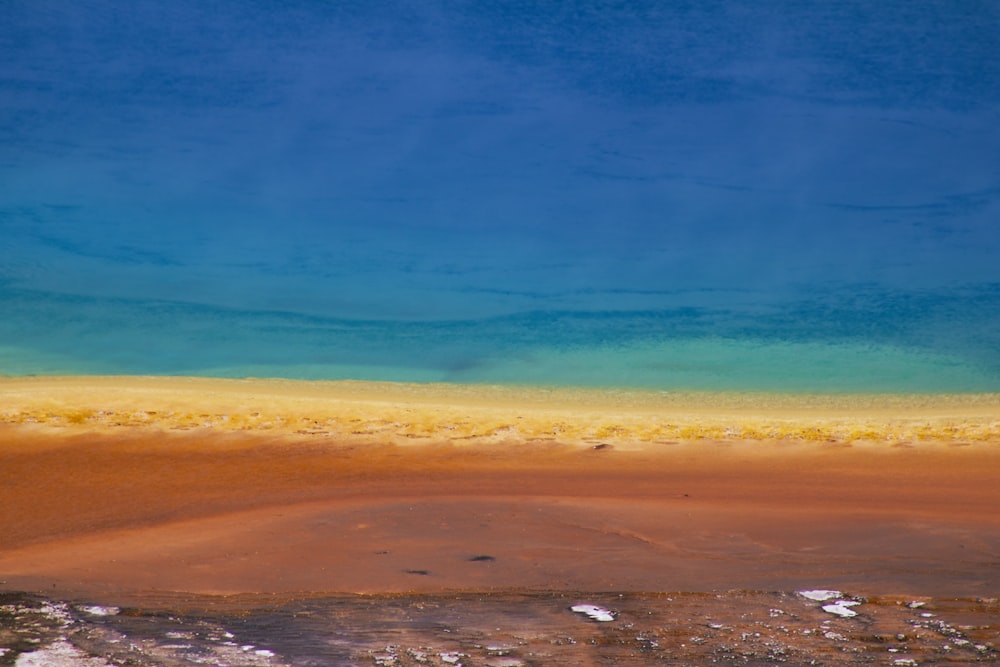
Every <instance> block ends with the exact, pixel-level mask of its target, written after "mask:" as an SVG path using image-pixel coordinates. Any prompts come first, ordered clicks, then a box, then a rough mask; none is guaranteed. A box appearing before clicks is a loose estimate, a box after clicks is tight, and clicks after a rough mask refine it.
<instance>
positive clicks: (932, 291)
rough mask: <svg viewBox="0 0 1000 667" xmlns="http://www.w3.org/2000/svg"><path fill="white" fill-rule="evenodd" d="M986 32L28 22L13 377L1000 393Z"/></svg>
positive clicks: (3, 216) (972, 26)
mask: <svg viewBox="0 0 1000 667" xmlns="http://www.w3.org/2000/svg"><path fill="white" fill-rule="evenodd" d="M997 12H998V10H997V7H996V6H995V5H993V4H990V3H972V4H963V5H961V6H956V5H955V4H954V3H950V2H921V3H917V4H915V3H912V2H906V1H902V0H900V1H891V2H880V3H878V4H877V5H874V4H872V3H869V2H861V1H854V2H840V3H833V4H824V5H809V6H805V5H801V4H800V3H781V2H779V3H767V4H764V5H761V4H759V3H755V2H742V1H740V0H729V1H727V2H722V3H712V4H704V3H671V4H669V5H664V4H663V3H659V2H630V3H625V4H617V3H607V2H598V1H589V2H574V3H569V4H560V5H550V4H548V3H523V2H515V3H501V4H486V5H484V4H483V3H479V2H466V1H464V0H437V1H434V2H429V3H419V4H412V3H404V2H389V3H380V4H378V5H377V6H376V5H372V4H371V3H366V2H337V3H311V2H298V1H296V0H286V1H285V2H278V3H242V2H221V3H219V2H216V3H211V5H205V4H204V3H199V2H192V1H188V0H182V1H180V2H172V3H170V4H169V5H164V4H163V3H157V2H135V3H129V4H128V5H127V6H122V5H121V3H116V2H107V1H101V0H94V1H91V2H86V3H82V4H81V3H78V2H61V1H53V2H46V3H44V7H43V6H41V5H39V4H37V3H25V2H15V3H13V4H12V5H11V6H9V7H7V8H6V9H5V16H4V21H3V25H2V26H0V56H2V58H3V62H4V70H3V75H2V77H0V102H2V103H0V237H2V239H3V242H2V244H0V311H2V312H3V317H2V318H0V373H6V374H9V375H23V374H36V373H38V374H73V373H84V374H90V373H104V374H107V373H121V374H185V375H217V376H245V375H256V376H279V377H296V378H326V379H341V378H356V379H382V380H411V381H428V380H435V381H462V382H501V383H532V384H562V385H600V386H608V385H613V386H640V387H659V388H683V389H766V390H779V391H780V390H787V391H835V392H840V391H880V392H881V391H901V392H908V391H922V392H936V391H947V392H962V391H997V390H998V389H1000V356H998V355H1000V353H998V350H1000V338H998V336H1000V334H998V332H1000V287H998V285H1000V273H998V269H997V262H996V257H997V256H1000V233H998V231H997V230H998V226H997V222H996V221H997V219H998V215H1000V206H998V201H1000V182H998V180H997V178H998V174H997V169H996V155H997V154H1000V134H998V130H997V128H998V127H1000V122H998V120H1000V119H998V116H997V109H998V101H1000V72H998V61H997V59H996V58H995V57H994V54H995V53H996V52H997V49H998V48H1000V45H998V38H997V35H998V34H1000V29H998V28H1000V17H998V13H997Z"/></svg>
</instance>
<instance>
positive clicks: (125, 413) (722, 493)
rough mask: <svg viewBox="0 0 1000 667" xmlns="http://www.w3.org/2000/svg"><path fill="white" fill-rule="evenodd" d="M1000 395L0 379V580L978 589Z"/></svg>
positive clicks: (323, 588)
mask: <svg viewBox="0 0 1000 667" xmlns="http://www.w3.org/2000/svg"><path fill="white" fill-rule="evenodd" d="M998 406H1000V401H998V399H997V397H996V396H970V397H933V398H930V397H882V398H875V397H861V396H852V397H807V398H790V397H777V396H754V395H664V394H653V393H641V394H637V393H633V394H629V393H623V392H616V393H601V392H596V391H595V392H584V391H581V392H547V391H544V390H530V391H517V390H512V389H502V388H476V387H446V386H439V387H435V386H418V385H385V384H364V383H291V382H277V381H272V382H261V381H256V382H251V381H218V380H194V379H123V378H106V379H95V378H70V379H35V378H24V379H6V380H2V381H0V504H2V507H3V512H2V513H0V581H4V582H5V583H3V584H0V587H3V588H6V589H8V590H11V589H31V590H38V591H45V592H48V593H52V592H53V591H57V592H77V591H79V592H87V593H102V592H103V593H114V592H121V591H140V590H154V589H155V590H178V591H189V592H200V593H208V592H225V593H229V592H292V591H303V592H313V593H316V592H386V591H442V590H483V591H486V590H500V589H510V588H537V589H557V590H591V591H597V590H604V591H709V590H730V589H758V590H796V589H799V588H815V587H837V588H843V589H846V590H852V591H856V592H858V593H864V592H866V591H868V592H872V593H875V592H877V593H880V594H910V595H923V596H976V595H983V596H995V595H996V594H997V591H998V590H1000V512H997V508H998V507H1000V485H998V484H997V482H996V480H997V479H998V478H1000V475H998V473H1000V418H998V415H1000V410H998Z"/></svg>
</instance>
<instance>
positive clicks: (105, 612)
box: [77, 604, 121, 616]
mask: <svg viewBox="0 0 1000 667" xmlns="http://www.w3.org/2000/svg"><path fill="white" fill-rule="evenodd" d="M77 609H79V610H80V611H82V612H84V613H87V614H90V615H91V616H117V615H118V612H120V611H121V609H119V608H118V607H102V606H100V605H96V604H95V605H82V606H79V607H77Z"/></svg>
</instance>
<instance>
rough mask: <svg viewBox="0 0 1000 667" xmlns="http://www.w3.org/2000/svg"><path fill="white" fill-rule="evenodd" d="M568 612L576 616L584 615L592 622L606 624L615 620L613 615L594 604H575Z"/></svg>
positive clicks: (611, 612)
mask: <svg viewBox="0 0 1000 667" xmlns="http://www.w3.org/2000/svg"><path fill="white" fill-rule="evenodd" d="M569 609H570V611H573V612H576V613H577V614H586V615H587V616H588V617H590V618H591V619H592V620H595V621H601V622H604V623H606V622H608V621H613V620H615V613H614V612H613V611H610V610H608V609H605V608H604V607H598V606H597V605H594V604H577V605H573V606H572V607H570V608H569Z"/></svg>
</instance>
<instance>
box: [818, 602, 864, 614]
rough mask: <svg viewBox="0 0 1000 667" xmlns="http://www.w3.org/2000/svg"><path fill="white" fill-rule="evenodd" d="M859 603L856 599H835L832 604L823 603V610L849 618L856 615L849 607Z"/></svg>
mask: <svg viewBox="0 0 1000 667" xmlns="http://www.w3.org/2000/svg"><path fill="white" fill-rule="evenodd" d="M859 604H861V603H860V602H858V601H856V600H837V601H836V602H834V603H833V604H825V605H823V611H825V612H826V613H828V614H836V615H837V616H840V617H842V618H851V617H852V616H857V615H858V612H856V611H854V610H853V609H851V607H856V606H857V605H859Z"/></svg>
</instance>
